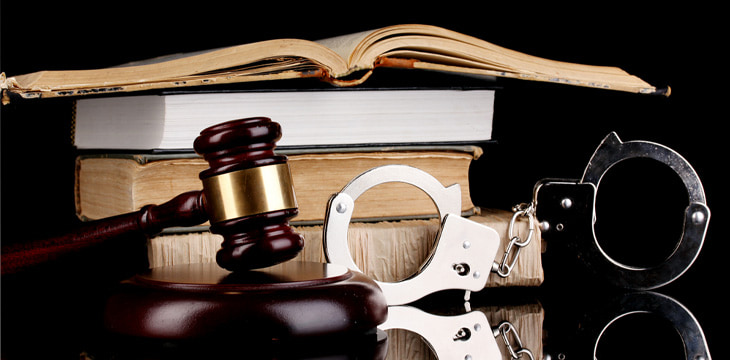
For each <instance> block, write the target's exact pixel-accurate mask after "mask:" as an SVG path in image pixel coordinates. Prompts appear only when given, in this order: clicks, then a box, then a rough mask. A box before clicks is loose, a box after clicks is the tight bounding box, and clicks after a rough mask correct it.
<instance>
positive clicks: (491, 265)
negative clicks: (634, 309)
mask: <svg viewBox="0 0 730 360" xmlns="http://www.w3.org/2000/svg"><path fill="white" fill-rule="evenodd" d="M631 158H649V159H654V160H656V161H659V162H660V163H663V164H665V165H667V166H668V167H669V168H671V169H672V170H673V171H674V172H676V173H677V174H678V175H679V177H680V178H681V180H682V182H683V184H684V186H685V187H686V189H687V193H688V195H689V206H688V207H687V208H686V209H685V216H684V228H683V232H682V236H681V239H680V241H679V243H678V244H677V245H676V247H675V249H674V251H673V252H672V254H671V255H670V256H669V257H668V258H666V259H665V261H664V262H663V263H661V264H659V265H657V266H652V267H635V266H628V265H624V264H622V263H620V262H618V261H616V260H614V259H612V258H611V257H610V256H609V255H608V254H607V253H606V252H605V251H604V250H603V249H602V248H601V246H600V245H599V243H598V241H597V239H596V234H595V231H594V225H595V221H596V217H595V200H596V194H597V190H598V187H599V184H600V181H601V179H602V177H603V175H604V174H605V173H606V172H607V171H608V170H609V169H610V168H611V167H612V166H614V165H615V164H617V163H619V162H621V161H623V160H626V159H631ZM387 182H403V183H407V184H411V185H414V186H416V187H418V188H420V189H421V190H423V191H424V192H425V193H426V194H428V196H430V197H431V199H432V200H433V202H434V204H435V205H436V208H437V210H438V213H439V217H440V219H441V228H440V231H439V234H438V236H437V239H436V240H435V246H434V248H433V250H432V252H431V254H430V256H429V258H428V259H427V260H426V261H425V262H424V264H423V265H422V266H421V268H420V269H419V271H418V272H417V273H416V274H414V275H413V276H412V277H409V278H407V279H405V280H402V281H400V282H395V283H389V282H377V283H378V285H379V286H380V287H381V289H382V291H383V294H384V295H385V298H386V300H387V302H388V305H389V306H396V307H395V308H391V310H394V311H414V310H407V309H406V310H404V309H402V308H400V307H398V306H399V305H405V304H408V303H411V302H413V301H416V300H418V299H420V298H422V297H424V296H426V295H429V294H432V293H435V292H438V291H441V290H448V289H462V290H466V292H467V297H466V299H468V295H469V292H470V291H480V290H482V289H483V288H484V286H485V284H486V281H487V277H488V276H489V274H490V273H491V272H494V273H497V274H498V275H499V276H508V275H509V272H510V270H511V268H512V267H513V266H514V264H515V262H516V261H517V256H518V255H519V249H520V248H521V247H523V246H526V245H528V244H529V242H530V239H531V237H532V231H530V233H529V235H528V237H527V239H524V240H522V239H520V238H519V237H516V236H513V235H512V233H511V229H512V227H513V226H514V221H515V219H517V218H518V217H520V216H526V217H527V218H528V219H529V222H530V223H529V229H533V228H534V226H533V225H534V223H533V222H534V221H535V217H536V216H537V215H536V210H537V209H538V207H539V208H540V209H541V211H540V213H539V215H540V217H541V218H540V221H541V224H543V225H546V224H549V225H546V227H554V228H557V229H559V232H560V235H559V236H569V237H571V240H574V242H575V244H574V247H575V250H576V251H577V252H578V256H579V257H580V258H581V260H583V261H584V263H585V264H586V265H587V266H588V267H589V268H591V269H592V270H593V271H594V272H596V273H598V274H600V275H603V276H604V277H605V278H606V279H607V280H609V281H610V282H612V283H614V284H615V285H617V286H619V287H623V288H627V289H636V290H646V289H653V288H657V287H660V286H663V285H666V284H668V283H670V282H672V281H674V280H675V279H676V278H678V277H679V276H681V275H682V274H683V273H684V272H685V271H686V270H687V269H688V268H689V267H690V266H691V265H692V263H693V262H694V261H695V259H696V258H697V256H698V255H699V252H700V250H701V248H702V244H703V242H704V238H705V234H706V231H707V226H708V223H709V219H710V211H709V208H708V207H707V205H706V201H705V194H704V190H703V188H702V184H701V182H700V180H699V178H698V176H697V174H696V173H695V171H694V169H693V168H692V167H691V166H690V164H689V163H688V162H687V161H686V160H685V159H684V158H683V157H682V156H681V155H679V154H678V153H676V152H675V151H673V150H672V149H669V148H667V147H665V146H663V145H660V144H656V143H652V142H647V141H628V142H622V141H621V140H620V139H619V138H618V136H617V135H616V134H615V133H611V134H609V135H608V136H607V137H605V138H604V140H603V141H602V142H601V144H600V145H599V146H598V148H597V149H596V151H595V152H594V154H593V156H592V158H591V159H590V161H589V162H588V165H587V167H586V168H585V171H584V173H583V177H582V178H581V179H579V180H571V179H544V180H541V181H539V182H538V183H537V184H536V185H535V187H534V194H533V201H532V203H530V204H526V205H525V204H523V205H519V206H517V207H516V208H515V209H513V210H515V213H514V216H513V218H512V222H511V224H510V234H509V237H510V243H509V245H508V248H507V250H506V251H505V253H504V255H503V257H502V261H501V262H499V263H498V262H495V261H494V259H495V257H496V255H497V252H498V250H499V249H498V248H499V247H500V244H501V242H500V239H499V235H498V233H497V232H496V231H495V230H494V229H492V228H490V227H488V226H485V225H482V224H478V223H476V222H473V221H471V220H468V219H465V218H462V217H461V216H460V215H459V214H460V212H461V200H460V199H461V198H460V188H459V186H458V184H456V185H451V186H448V187H444V186H443V185H441V183H440V182H438V180H436V179H435V178H433V177H432V176H431V175H429V174H428V173H426V172H423V171H421V170H419V169H416V168H413V167H409V166H403V165H386V166H381V167H377V168H374V169H371V170H369V171H366V172H364V173H362V174H360V175H359V176H357V177H356V178H354V179H353V180H352V181H351V182H350V183H348V184H347V185H346V186H345V187H344V188H343V189H342V190H341V191H340V192H339V193H337V194H334V195H333V196H332V198H331V199H330V201H329V203H328V208H327V213H326V217H325V226H324V236H323V248H324V252H325V256H326V258H327V261H328V262H330V263H335V264H340V265H344V266H346V267H348V268H350V269H351V270H354V271H359V272H361V270H360V269H359V268H358V266H357V265H356V264H355V262H354V261H353V259H352V256H351V254H350V249H349V245H348V242H347V229H348V227H349V224H350V221H351V218H352V214H353V210H354V206H355V200H356V199H357V198H358V197H359V196H360V195H362V194H363V193H364V192H365V191H367V190H368V189H370V188H372V187H374V186H376V185H379V184H383V183H387ZM567 208H570V209H571V210H572V211H569V212H566V211H564V210H565V209H567ZM543 210H544V211H543ZM586 239H588V240H586ZM396 308H397V309H396ZM474 313H476V312H472V313H468V314H464V315H463V316H478V315H477V314H474ZM482 315H483V314H482ZM396 318H397V319H400V318H402V317H396ZM477 320H478V321H477ZM467 323H472V324H487V323H486V319H482V320H479V319H470V321H467ZM407 326H408V325H407V324H395V323H389V322H386V324H384V325H383V327H384V328H399V327H407ZM464 328H472V329H473V327H472V326H470V327H464ZM482 333H487V332H484V331H483V332H482ZM488 333H489V334H492V332H491V331H490V332H488ZM494 335H495V336H496V335H497V333H496V332H495V334H494ZM503 336H504V334H503ZM505 340H506V339H505ZM433 341H434V342H437V341H438V340H433ZM488 343H490V344H492V343H494V344H493V346H491V345H490V346H487V347H484V345H482V347H481V348H479V349H478V351H479V352H485V351H486V352H489V351H491V350H496V351H497V353H496V354H499V350H498V349H497V347H496V342H495V341H494V338H493V337H492V340H491V341H489V342H488ZM490 349H491V350H490ZM510 351H512V349H511V347H510ZM530 357H532V356H531V354H530ZM474 358H479V357H474Z"/></svg>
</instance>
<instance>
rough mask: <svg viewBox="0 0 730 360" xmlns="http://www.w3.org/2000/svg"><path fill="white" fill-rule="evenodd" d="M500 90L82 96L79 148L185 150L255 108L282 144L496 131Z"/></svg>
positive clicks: (413, 139) (471, 137) (476, 135)
mask: <svg viewBox="0 0 730 360" xmlns="http://www.w3.org/2000/svg"><path fill="white" fill-rule="evenodd" d="M494 96H495V90H494V89H493V88H492V89H488V88H444V89H439V88H389V89H358V90H354V89H348V90H345V89H336V90H311V89H310V90H297V91H294V90H288V91H278V90H259V91H253V90H252V91H215V92H205V91H197V92H190V93H167V94H159V95H139V96H114V97H100V98H84V99H79V100H78V101H77V102H76V109H75V121H74V129H73V132H74V145H75V146H76V147H77V148H79V149H123V150H124V149H126V150H136V151H139V150H142V151H147V150H157V151H160V150H187V149H192V146H193V141H194V140H195V138H196V137H197V136H198V135H199V134H200V131H201V130H203V129H205V128H207V127H209V126H212V125H215V124H218V123H222V122H226V121H229V120H235V119H240V118H248V117H255V116H264V117H269V118H271V119H272V120H273V121H275V122H278V123H279V124H281V127H282V133H283V134H282V137H281V139H280V140H279V141H278V142H277V146H279V147H282V148H283V147H312V146H326V147H338V146H353V145H364V144H370V145H372V144H381V145H397V144H400V145H402V144H416V143H417V144H426V143H428V144H443V143H474V142H479V141H487V140H490V139H491V136H492V120H493V110H494Z"/></svg>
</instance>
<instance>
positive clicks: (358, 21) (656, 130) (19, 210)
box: [0, 2, 728, 360]
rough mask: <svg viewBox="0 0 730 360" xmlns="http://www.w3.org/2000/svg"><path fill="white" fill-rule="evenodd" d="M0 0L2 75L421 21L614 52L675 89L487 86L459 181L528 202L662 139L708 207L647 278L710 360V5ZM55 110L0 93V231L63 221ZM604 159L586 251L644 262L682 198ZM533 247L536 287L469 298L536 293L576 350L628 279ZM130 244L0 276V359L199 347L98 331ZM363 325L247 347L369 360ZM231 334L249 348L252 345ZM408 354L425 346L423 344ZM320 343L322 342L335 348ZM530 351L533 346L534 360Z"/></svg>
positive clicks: (716, 33)
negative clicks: (699, 230) (487, 104)
mask: <svg viewBox="0 0 730 360" xmlns="http://www.w3.org/2000/svg"><path fill="white" fill-rule="evenodd" d="M87 5H88V6H87ZM1 6H2V8H1V11H0V16H2V21H1V22H0V26H2V28H1V31H0V36H2V39H1V40H0V46H2V52H1V55H2V62H1V63H0V66H1V67H0V71H4V72H6V73H7V74H19V73H26V72H32V71H37V70H44V69H71V68H77V69H84V68H95V67H102V66H111V65H116V64H120V63H125V62H128V61H133V60H139V59H144V58H151V57H154V56H158V55H165V54H170V53H176V52H187V51H195V50H202V49H209V48H216V47H220V46H224V45H233V44H239V43H245V42H251V41H255V40H262V39H268V38H278V37H289V36H291V37H301V38H310V39H319V38H324V37H328V36H331V35H337V34H343V33H350V32H354V31H360V30H366V29H370V28H375V27H379V26H383V25H389V24H393V23H407V22H419V23H430V24H434V25H441V26H444V27H447V28H451V29H453V30H457V31H460V32H463V33H467V34H471V35H474V36H477V37H480V38H483V39H486V40H489V41H492V42H494V43H497V44H500V45H503V46H506V47H508V48H512V49H515V50H519V51H524V52H527V53H530V54H533V55H538V56H544V57H547V58H551V59H558V60H564V61H574V62H581V63H588V64H596V65H615V66H619V67H621V68H624V69H625V70H627V71H629V72H630V73H633V74H636V75H637V76H640V77H642V78H643V79H645V80H647V81H649V82H650V83H653V84H656V85H658V86H665V85H669V86H671V88H672V94H671V96H669V97H651V96H639V95H634V94H624V93H616V92H610V91H601V90H588V89H582V88H575V87H569V86H562V85H555V84H536V83H531V82H524V81H500V82H499V85H500V86H502V89H501V90H500V92H499V93H498V95H497V98H496V109H495V123H494V133H493V134H494V138H495V139H497V144H492V145H494V146H489V147H485V155H484V156H483V157H482V158H481V159H480V161H479V162H478V163H476V164H475V166H474V170H473V174H472V175H473V179H472V195H473V197H474V200H475V203H477V204H478V205H480V206H485V207H496V208H504V209H507V208H510V207H511V206H512V205H514V204H517V203H520V202H525V201H529V200H530V199H531V196H532V190H533V186H534V185H535V183H536V182H538V181H539V180H540V179H543V178H571V179H577V178H580V177H581V175H582V171H583V169H584V168H585V166H586V162H587V161H588V159H589V158H590V156H591V154H592V153H593V151H594V150H595V148H596V146H597V144H598V143H599V142H600V141H601V140H602V139H603V138H604V137H605V136H606V134H608V133H609V132H611V131H615V132H617V133H618V134H619V136H620V137H621V138H622V139H623V140H647V141H655V142H658V143H661V144H664V145H666V146H669V147H671V148H672V149H674V150H676V151H677V152H678V153H680V154H681V155H682V156H684V157H685V158H686V159H687V160H688V161H689V163H690V164H692V166H693V167H694V169H695V170H696V171H697V173H698V175H699V178H700V179H701V181H702V183H703V186H704V190H705V192H706V197H707V202H708V206H709V208H710V210H711V211H712V217H711V219H710V226H709V231H708V235H707V237H706V239H705V243H704V246H703V249H702V252H701V253H700V255H699V257H698V258H697V260H696V261H695V263H694V264H693V266H692V267H691V268H690V269H689V270H688V271H687V272H686V273H684V274H683V275H682V276H681V277H680V278H678V279H677V280H675V281H674V282H672V283H670V284H668V285H665V286H663V287H660V288H658V289H654V290H652V291H653V292H655V293H657V294H660V296H668V297H670V298H671V299H672V301H670V302H668V303H670V304H675V302H674V301H676V303H677V304H681V305H682V306H683V307H676V308H674V309H675V311H674V312H675V313H677V312H680V313H681V311H679V310H682V311H683V310H685V309H686V310H687V312H688V313H690V314H692V316H693V317H694V319H695V320H697V324H699V326H701V329H702V331H703V333H704V335H705V339H706V342H707V347H708V348H709V352H710V353H711V355H712V357H713V358H715V359H718V358H719V359H722V358H724V357H725V356H724V355H725V354H726V353H727V351H726V349H725V348H726V346H725V343H726V334H727V330H726V327H727V326H728V325H727V324H728V321H727V320H728V319H727V312H726V311H725V306H724V305H725V303H726V299H725V297H724V296H725V295H724V294H723V290H724V288H725V287H726V284H727V282H728V277H727V275H726V274H727V271H725V269H724V268H725V267H726V263H727V261H726V260H725V259H726V256H727V255H726V254H727V251H726V244H725V243H726V241H725V239H724V238H723V236H722V234H723V233H724V231H723V227H724V226H725V219H726V217H727V213H726V210H725V209H724V208H723V206H724V204H725V203H726V195H725V176H724V174H723V172H724V168H725V163H726V156H727V150H726V147H725V143H726V140H725V137H726V133H725V132H724V131H723V130H721V129H720V124H722V123H723V122H725V117H726V115H725V114H726V113H727V111H726V109H725V100H724V98H725V89H724V87H725V86H726V85H725V84H724V81H723V80H722V76H720V77H718V76H717V75H716V73H720V74H722V73H724V70H723V68H724V66H726V64H724V56H722V55H720V54H719V49H721V48H722V41H724V40H723V38H722V34H724V32H725V30H724V28H722V26H721V24H724V22H723V21H721V20H720V19H718V18H719V16H720V13H721V12H720V11H717V9H712V8H706V7H703V6H701V5H699V4H682V5H681V6H680V5H676V6H675V5H669V4H661V5H657V6H652V7H647V8H637V7H636V6H626V5H625V4H618V3H612V4H611V5H605V6H602V5H587V4H582V5H581V6H580V7H579V8H572V7H568V6H560V5H556V4H545V5H544V6H541V7H540V8H539V9H538V8H529V7H528V6H526V5H524V4H520V5H515V6H514V7H510V6H505V7H504V8H499V7H501V5H495V4H493V3H490V4H488V5H487V6H486V8H485V9H481V10H476V11H475V10H473V9H471V8H470V7H471V6H472V5H471V3H467V2H463V3H462V2H457V3H454V2H450V3H449V7H448V8H436V7H433V8H430V9H422V10H413V9H398V8H395V7H394V6H392V5H388V6H385V5H384V4H383V3H380V4H369V5H367V6H366V8H364V9H362V10H360V11H359V12H358V14H356V13H354V12H355V10H352V11H353V12H348V11H338V10H335V9H339V8H340V6H341V4H336V5H333V6H332V7H328V6H326V5H314V4H308V5H306V6H299V7H296V8H295V9H290V10H287V9H285V6H284V5H280V4H276V5H273V4H269V5H251V4H250V3H247V2H241V4H240V5H232V4H230V3H228V2H221V3H220V4H214V3H210V2H206V3H201V4H195V6H194V7H192V6H188V5H185V6H181V5H179V4H169V5H168V6H162V7H160V8H159V9H150V8H149V5H148V4H146V3H143V2H123V3H113V4H108V3H104V5H103V6H101V5H99V4H86V5H80V4H76V3H73V4H71V3H68V2H55V3H47V4H43V6H44V7H45V8H44V11H42V12H39V11H40V8H41V5H39V4H37V3H35V2H12V3H11V2H3V3H2V5H1ZM460 6H466V7H469V9H467V10H464V8H462V7H460ZM281 12H283V13H285V14H286V16H284V15H281ZM368 16H371V18H368ZM372 80H377V78H373V79H372ZM70 111H71V106H70V103H68V102H66V101H57V100H49V101H43V103H42V104H40V103H16V104H10V105H6V106H3V107H2V121H1V122H0V126H1V127H2V129H1V130H2V131H1V135H2V144H1V145H2V152H1V153H0V155H1V156H2V159H1V161H0V165H1V166H2V184H1V185H2V241H3V242H15V241H23V239H27V238H38V237H43V236H47V235H52V234H54V233H56V232H60V231H63V230H65V229H67V228H70V227H72V226H74V225H75V224H76V222H77V219H76V217H75V215H74V211H73V201H74V199H73V192H72V191H71V190H70V189H72V188H73V185H74V182H73V166H74V160H73V159H74V154H75V152H74V150H73V149H72V148H71V146H70V140H69V137H68V129H69V123H68V114H69V113H70ZM616 170H617V171H616V173H615V174H614V173H612V172H610V173H609V174H610V178H607V179H604V181H605V184H604V186H605V188H602V192H600V195H599V197H598V198H597V203H598V205H597V206H598V209H597V211H598V213H597V214H598V219H599V221H598V223H597V227H599V231H600V232H601V235H602V236H600V237H599V238H600V239H601V241H607V242H608V243H606V244H602V246H603V247H604V248H605V249H608V250H609V251H611V254H612V255H613V256H615V258H618V259H621V260H622V261H623V262H627V263H633V264H641V265H645V264H646V263H647V262H648V263H649V264H651V263H655V262H657V261H661V259H663V258H664V257H665V256H666V254H667V253H669V252H671V251H672V249H673V246H674V245H673V244H676V239H678V237H679V233H680V232H681V222H682V220H681V216H682V211H683V210H682V209H683V206H685V205H686V204H684V203H683V201H686V198H687V195H686V193H683V192H682V191H683V189H682V187H681V185H680V186H677V183H676V181H675V180H676V179H673V177H672V175H671V174H667V173H666V172H664V170H662V169H661V168H660V167H654V166H653V165H646V164H638V165H632V164H626V167H623V166H622V167H619V168H617V169H616ZM325 203H326V199H323V204H325ZM677 209H679V210H677ZM678 217H679V219H678ZM545 241H546V243H547V246H546V252H545V256H544V267H545V273H546V280H545V283H544V284H543V286H541V287H539V288H536V289H499V290H494V289H486V290H484V291H482V292H480V293H477V294H473V296H472V301H471V302H470V306H471V308H472V309H484V308H489V309H493V308H495V307H496V308H502V309H509V308H513V307H515V306H521V305H524V304H533V305H536V306H539V307H540V308H541V309H542V310H543V312H544V322H543V324H542V329H541V330H542V332H543V335H544V338H542V348H543V352H544V353H545V354H548V355H550V356H551V359H560V358H562V356H564V358H565V359H567V360H572V359H583V358H586V357H588V358H590V356H591V355H590V354H591V352H592V349H593V348H594V347H595V337H596V336H595V334H596V329H598V328H601V324H602V323H604V322H605V321H604V319H606V318H607V315H608V314H609V313H611V312H612V311H615V310H616V307H617V306H620V305H621V304H626V301H627V300H626V299H627V297H631V294H633V292H627V291H626V290H623V289H619V288H616V287H614V286H611V285H610V284H607V283H605V282H604V281H601V280H599V279H597V278H596V277H594V276H593V275H591V274H590V272H589V271H587V270H586V269H585V268H583V267H582V264H581V262H580V261H577V260H576V259H575V256H573V255H572V253H570V252H569V251H567V250H569V247H570V246H568V245H569V244H560V243H559V242H555V241H553V242H551V240H550V239H547V238H546V239H545ZM144 251H145V247H144V242H143V240H141V239H128V240H127V241H126V242H124V243H119V244H112V245H110V246H109V247H108V248H105V249H95V250H93V251H90V252H86V253H83V254H79V255H78V256H77V257H75V258H73V259H69V260H67V261H65V262H62V263H55V264H51V265H49V266H48V267H46V268H43V269H39V270H38V271H36V272H34V273H32V274H25V275H23V276H16V277H7V278H3V279H2V343H1V346H2V351H3V358H7V359H18V358H23V359H28V358H57V359H62V358H74V359H77V358H79V354H88V355H89V356H92V355H94V356H96V358H104V357H111V358H115V357H116V358H140V357H143V356H141V355H145V356H146V355H149V354H151V355H150V356H149V357H153V356H161V357H165V358H171V357H175V356H184V355H191V354H201V353H202V354H206V353H207V351H208V350H207V349H208V347H207V346H206V345H207V344H171V343H166V342H157V343H153V344H149V343H146V342H142V343H143V344H140V346H141V347H139V348H138V347H130V346H131V345H129V344H131V342H129V339H121V340H120V339H109V338H107V337H105V336H104V334H103V333H102V332H100V331H99V329H100V322H99V317H98V316H99V313H100V311H99V310H100V306H101V305H100V304H102V303H103V299H104V298H105V296H106V294H107V293H108V291H109V289H110V288H112V287H113V286H114V284H116V282H118V281H119V280H120V279H123V278H125V277H127V276H130V275H131V274H133V273H134V272H136V271H138V269H140V268H143V267H144V261H145V259H144V255H143V254H144ZM639 295H643V293H640V294H639ZM462 297H463V294H461V293H455V292H449V293H446V294H437V295H435V296H432V297H429V298H427V299H424V300H423V301H419V302H418V303H417V304H416V305H417V306H419V307H421V308H423V309H424V310H426V311H430V312H433V313H442V314H444V313H448V314H454V313H458V312H464V311H465V310H464V302H463V299H462ZM662 299H664V298H662ZM677 306H678V305H677ZM625 307H626V306H625ZM677 309H679V310H677ZM490 320H491V319H490ZM491 325H492V326H495V324H491ZM681 333H682V332H681V331H678V330H675V329H674V328H673V326H672V325H671V321H668V320H666V319H663V318H661V317H658V316H656V315H653V314H647V313H643V312H642V313H636V314H631V315H628V316H624V317H621V318H619V319H618V320H616V321H614V322H613V323H612V326H611V327H609V328H608V329H606V330H605V331H604V333H603V336H602V338H601V341H600V342H599V346H598V351H599V355H600V357H598V358H599V359H603V358H606V359H615V358H620V359H631V358H661V359H674V358H677V359H683V358H687V355H686V354H685V351H684V350H683V346H682V341H681V340H682V339H681V336H680V335H679V334H681ZM695 334H696V333H695ZM378 335H382V334H375V333H373V334H364V338H363V339H355V340H354V341H355V343H356V344H357V346H354V345H353V346H344V349H343V346H342V345H343V344H346V343H347V342H344V343H342V342H340V343H334V344H336V345H337V346H334V347H332V346H333V345H332V344H333V342H329V345H327V344H328V342H327V341H326V339H324V340H325V341H323V343H322V344H297V346H298V347H294V346H293V345H292V346H289V347H285V349H286V350H281V349H282V347H280V346H279V345H278V344H265V345H263V346H260V347H259V350H261V351H260V352H263V353H264V354H263V358H266V357H267V356H268V355H267V351H268V350H271V351H273V352H274V353H276V352H284V353H285V354H279V355H281V356H280V357H279V358H286V357H287V356H289V357H294V358H296V356H302V357H304V358H307V356H309V358H318V357H319V358H321V357H323V356H324V355H323V352H324V353H327V352H328V350H331V351H334V352H339V351H341V350H344V352H345V353H346V354H344V355H343V354H341V353H340V354H337V355H339V356H341V357H340V358H367V357H364V356H362V355H352V351H351V350H358V351H359V350H362V349H364V352H365V353H367V354H368V355H367V356H374V357H377V356H381V355H382V353H380V352H378V351H380V350H381V349H382V346H384V343H383V341H384V338H383V337H382V336H378ZM692 337H693V338H696V336H692ZM390 338H391V339H393V338H394V336H391V337H390ZM385 339H388V338H385ZM361 340H362V341H361ZM118 341H121V342H118ZM128 345H129V346H128ZM198 345H200V346H199V347H196V346H198ZM247 345H249V347H247V348H246V351H249V350H250V349H253V348H256V346H253V345H252V344H247ZM258 345H261V344H258ZM387 345H388V344H387V343H386V344H385V346H387ZM328 346H329V347H328ZM371 346H373V347H375V350H373V348H372V347H371ZM419 346H422V345H419ZM120 348H121V350H120ZM293 349H301V352H299V350H297V351H292V350H293ZM410 349H414V351H415V349H426V350H428V349H427V347H426V348H423V347H413V348H410ZM136 350H139V351H136ZM227 350H230V349H228V348H224V349H223V350H222V351H227ZM232 351H234V350H232ZM240 351H241V350H240V349H235V351H234V352H233V354H237V355H240ZM251 351H252V352H256V351H254V350H251ZM358 351H354V352H358ZM419 351H420V350H419ZM348 352H349V354H348ZM392 353H393V352H391V354H392ZM422 353H423V354H425V355H423V356H425V358H428V356H433V355H432V354H428V351H424V352H422ZM229 354H230V353H229ZM247 354H248V353H247ZM561 354H562V356H561ZM269 355H271V354H269ZM326 355H327V356H334V355H333V354H332V353H331V352H330V353H329V354H326ZM356 356H359V357H356ZM540 356H542V354H536V358H540ZM268 357H269V358H272V357H273V356H268ZM392 358H394V356H393V355H391V356H390V357H388V359H392ZM696 359H700V358H696Z"/></svg>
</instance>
